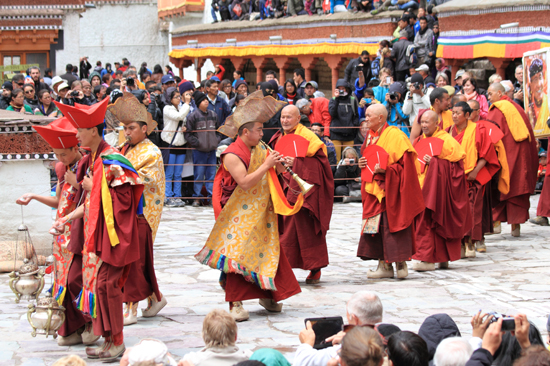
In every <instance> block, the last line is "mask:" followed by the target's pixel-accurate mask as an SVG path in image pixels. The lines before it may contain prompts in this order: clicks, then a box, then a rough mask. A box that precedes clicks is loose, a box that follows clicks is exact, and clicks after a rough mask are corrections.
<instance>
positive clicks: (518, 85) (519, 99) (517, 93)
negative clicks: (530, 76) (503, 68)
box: [514, 64, 523, 108]
mask: <svg viewBox="0 0 550 366" xmlns="http://www.w3.org/2000/svg"><path fill="white" fill-rule="evenodd" d="M514 76H515V77H516V82H515V83H514V102H516V103H517V104H519V105H520V107H521V108H523V65H521V64H519V65H518V66H516V73H515V75H514Z"/></svg>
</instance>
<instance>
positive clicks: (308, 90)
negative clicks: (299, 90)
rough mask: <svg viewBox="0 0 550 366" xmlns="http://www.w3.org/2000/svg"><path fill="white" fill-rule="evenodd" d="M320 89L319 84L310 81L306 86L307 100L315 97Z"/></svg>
mask: <svg viewBox="0 0 550 366" xmlns="http://www.w3.org/2000/svg"><path fill="white" fill-rule="evenodd" d="M318 89H319V85H317V83H316V82H315V81H308V82H307V83H306V86H305V88H304V98H306V99H307V100H310V99H313V98H315V96H314V95H313V94H314V93H315V92H316V91H317V90H318Z"/></svg>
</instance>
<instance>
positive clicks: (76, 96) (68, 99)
mask: <svg viewBox="0 0 550 366" xmlns="http://www.w3.org/2000/svg"><path fill="white" fill-rule="evenodd" d="M59 91H60V94H59V95H60V96H61V95H62V93H61V86H60V88H59ZM61 102H62V103H63V104H67V105H70V106H74V105H75V103H78V104H84V105H92V102H91V101H90V100H89V99H88V98H86V96H85V95H84V92H83V91H82V83H81V82H80V81H78V80H76V81H74V82H73V83H72V84H71V88H70V90H69V91H67V93H66V94H65V95H64V96H62V99H61Z"/></svg>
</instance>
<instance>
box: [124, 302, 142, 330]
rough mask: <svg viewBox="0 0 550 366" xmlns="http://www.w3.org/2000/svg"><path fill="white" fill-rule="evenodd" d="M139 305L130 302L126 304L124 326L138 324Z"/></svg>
mask: <svg viewBox="0 0 550 366" xmlns="http://www.w3.org/2000/svg"><path fill="white" fill-rule="evenodd" d="M138 305H139V303H137V302H128V303H124V307H125V309H124V325H132V324H136V323H137V307H138Z"/></svg>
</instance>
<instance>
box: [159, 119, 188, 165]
mask: <svg viewBox="0 0 550 366" xmlns="http://www.w3.org/2000/svg"><path fill="white" fill-rule="evenodd" d="M182 125H183V121H180V122H179V123H178V127H176V132H175V133H174V137H172V141H170V145H168V147H167V148H166V149H164V150H162V161H163V162H164V167H165V169H166V164H168V161H169V160H170V148H171V147H172V144H173V143H174V140H175V139H176V135H177V134H178V130H179V129H180V127H181V126H182Z"/></svg>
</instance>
